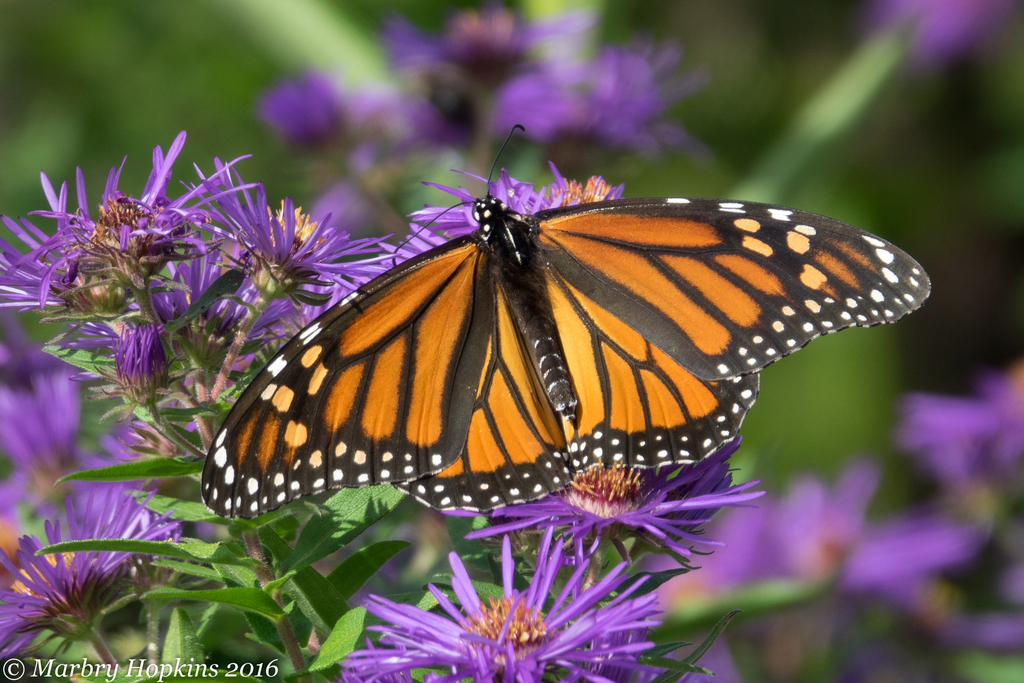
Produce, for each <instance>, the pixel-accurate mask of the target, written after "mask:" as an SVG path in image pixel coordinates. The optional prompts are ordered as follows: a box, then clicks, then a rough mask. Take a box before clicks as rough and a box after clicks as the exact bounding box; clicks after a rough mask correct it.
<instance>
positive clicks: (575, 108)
mask: <svg viewBox="0 0 1024 683" xmlns="http://www.w3.org/2000/svg"><path fill="white" fill-rule="evenodd" d="M681 57H682V51H681V50H680V49H679V48H678V47H676V46H673V45H662V46H660V47H654V46H636V47H632V48H625V47H605V48H604V49H602V50H601V52H600V54H599V55H598V56H597V58H595V59H594V60H593V61H591V62H588V63H585V64H582V65H570V66H568V67H566V66H564V65H561V64H551V65H547V68H545V69H542V70H538V71H535V72H531V73H526V74H523V75H521V76H518V77H516V78H514V79H512V80H510V81H509V82H508V83H507V84H505V86H503V88H502V90H501V92H500V93H499V94H498V101H497V105H496V107H495V111H496V112H497V114H496V117H495V120H494V127H495V130H496V131H502V130H508V129H509V128H510V127H511V126H512V125H514V124H515V123H521V124H522V125H523V126H525V127H526V133H525V135H526V136H527V137H529V138H531V139H533V140H537V141H538V142H543V143H545V144H549V145H551V144H556V145H559V146H560V147H573V148H575V147H578V146H579V145H581V144H589V145H595V146H601V147H608V148H611V149H628V150H633V151H637V152H641V153H645V154H652V153H654V152H657V151H658V150H659V149H661V148H662V147H672V148H676V149H684V148H688V149H689V151H691V152H703V151H704V149H703V146H702V145H701V144H700V143H699V142H697V141H696V140H695V139H694V138H692V137H691V136H690V135H689V134H688V133H687V132H686V130H685V129H684V128H683V127H682V126H681V125H680V124H679V123H677V122H675V121H671V120H669V119H667V118H665V113H666V112H667V110H668V108H669V107H671V106H672V105H673V104H675V103H676V102H678V101H679V100H681V99H682V98H683V97H685V96H686V95H689V94H690V93H692V92H694V91H695V90H697V89H698V88H700V87H701V86H702V85H703V80H704V79H703V77H702V76H701V75H700V74H699V73H696V72H691V73H684V74H677V73H676V68H677V66H678V64H679V61H680V59H681ZM577 153H578V151H577Z"/></svg>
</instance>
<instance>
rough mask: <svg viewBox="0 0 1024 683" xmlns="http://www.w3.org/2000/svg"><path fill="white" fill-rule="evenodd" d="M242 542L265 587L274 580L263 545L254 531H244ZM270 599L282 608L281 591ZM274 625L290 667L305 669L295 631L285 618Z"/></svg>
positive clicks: (306, 679)
mask: <svg viewBox="0 0 1024 683" xmlns="http://www.w3.org/2000/svg"><path fill="white" fill-rule="evenodd" d="M242 540H243V541H244V542H245V549H246V551H247V552H248V553H249V557H251V558H253V559H254V560H256V561H257V562H259V566H257V567H256V576H257V577H258V578H259V580H260V586H262V587H264V588H265V587H266V586H267V584H268V583H270V582H271V581H273V580H274V572H273V571H272V570H271V569H270V567H269V566H268V565H267V558H266V554H265V553H264V552H263V545H262V544H261V543H260V538H259V536H258V535H257V532H255V531H246V532H243V533H242ZM271 597H273V598H274V601H275V602H277V604H278V605H280V606H281V608H282V609H283V608H284V601H283V600H282V599H281V591H280V590H275V591H274V592H273V593H272V595H271ZM274 625H275V626H276V627H277V632H278V634H279V635H280V636H281V642H282V644H284V650H285V653H286V654H287V655H288V659H290V660H291V662H292V666H293V667H295V670H296V671H302V670H303V669H305V668H306V659H305V657H303V656H302V648H301V647H300V646H299V639H298V638H296V637H295V631H293V630H292V624H291V622H290V621H288V617H287V616H283V617H281V618H280V619H278V620H277V621H276V622H275V623H274ZM298 680H299V683H309V680H310V679H309V677H308V676H303V677H301V678H299V679H298Z"/></svg>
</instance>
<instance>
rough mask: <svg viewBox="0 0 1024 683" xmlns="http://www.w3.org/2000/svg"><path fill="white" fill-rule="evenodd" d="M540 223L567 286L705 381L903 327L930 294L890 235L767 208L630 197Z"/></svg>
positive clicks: (545, 214)
mask: <svg viewBox="0 0 1024 683" xmlns="http://www.w3.org/2000/svg"><path fill="white" fill-rule="evenodd" d="M535 217H536V219H537V220H538V221H539V223H540V235H539V239H540V242H541V245H542V248H543V249H544V252H545V254H546V256H547V258H548V260H549V261H550V263H551V265H552V267H553V268H554V269H555V270H557V271H558V273H559V274H560V276H561V277H562V278H564V280H565V282H566V283H567V284H569V285H571V286H572V287H574V288H575V289H576V290H578V291H579V292H581V293H582V294H583V295H584V296H586V297H588V298H589V299H591V300H592V301H594V302H596V304H597V305H598V306H600V307H601V308H603V309H605V310H607V311H608V312H609V313H611V314H612V315H614V316H615V317H617V318H618V319H619V320H621V321H622V322H624V323H625V324H626V325H627V326H628V327H630V328H632V329H633V330H635V331H637V332H639V333H641V334H642V335H643V337H644V338H646V339H647V340H649V341H650V342H651V343H652V344H653V345H654V346H655V347H657V348H658V349H660V350H661V351H663V352H664V353H666V354H667V355H668V356H669V357H670V358H672V359H673V360H674V361H675V362H677V363H679V364H680V365H681V366H683V367H684V368H686V370H687V371H689V372H690V373H692V374H693V375H695V376H697V377H699V378H701V379H705V380H720V379H727V378H733V377H737V376H740V375H743V374H747V373H751V372H755V371H757V370H760V369H761V368H763V367H765V366H766V365H768V364H769V363H771V362H773V361H776V360H778V359H779V358H781V357H782V356H785V355H786V354H789V353H792V352H793V351H796V350H798V349H800V348H801V347H803V346H804V345H805V344H807V342H809V341H810V340H812V339H814V338H815V337H817V336H819V335H822V334H828V333H830V332H835V331H837V330H840V329H843V328H845V327H851V326H856V325H859V326H863V327H868V326H871V325H877V324H880V323H888V322H894V321H896V320H899V319H900V318H901V317H903V316H904V315H906V314H907V313H909V312H910V311H912V310H914V309H915V308H917V307H918V306H920V305H921V303H922V302H923V301H924V299H925V298H926V297H927V296H928V292H929V288H930V283H929V280H928V277H927V275H925V273H924V270H923V269H922V268H921V266H920V265H919V264H918V263H917V262H916V261H914V260H913V259H912V258H911V257H910V256H908V255H907V254H906V253H904V252H903V251H901V250H900V249H898V248H897V247H895V246H893V245H892V244H890V243H888V242H886V241H885V240H882V239H880V238H878V237H875V236H874V235H871V234H870V233H867V232H864V231H862V230H858V229H857V228H854V227H853V226H850V225H846V224H844V223H840V222H839V221H835V220H832V219H830V218H826V217H824V216H818V215H815V214H811V213H806V212H803V211H794V210H791V209H783V208H780V207H776V206H770V205H767V204H757V203H752V202H744V203H740V202H728V201H719V200H713V199H689V200H688V199H627V200H617V201H611V202H598V203H594V204H585V205H580V206H572V207H566V208H561V209H552V210H548V211H542V212H540V213H538V214H536V216H535Z"/></svg>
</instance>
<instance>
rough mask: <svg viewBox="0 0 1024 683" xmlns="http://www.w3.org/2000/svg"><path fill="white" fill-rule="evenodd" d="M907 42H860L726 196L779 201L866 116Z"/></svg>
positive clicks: (897, 36)
mask: <svg viewBox="0 0 1024 683" xmlns="http://www.w3.org/2000/svg"><path fill="white" fill-rule="evenodd" d="M909 46H910V40H909V37H908V35H907V34H905V33H887V34H882V35H879V36H876V37H874V38H872V39H870V40H867V41H865V42H864V44H863V45H861V46H860V49H858V50H857V51H856V52H854V53H853V55H852V56H850V58H849V59H848V60H847V61H846V63H845V64H843V66H841V67H840V68H839V71H838V72H837V73H836V74H835V75H833V76H832V78H830V79H829V80H828V82H827V83H826V84H825V85H824V86H823V87H822V88H821V89H820V90H819V91H818V92H817V93H816V94H815V95H814V96H813V97H812V98H811V100H810V101H809V102H807V104H805V105H804V107H803V108H802V109H801V110H800V112H799V113H798V114H797V116H796V118H795V119H794V120H793V123H792V124H791V125H790V127H789V129H788V130H787V131H786V132H785V133H783V135H782V137H781V138H780V139H779V140H778V142H776V143H775V144H774V145H773V146H772V147H771V149H769V150H768V153H767V154H765V155H764V157H762V159H761V161H760V162H758V163H757V164H756V165H755V167H754V171H753V173H752V174H751V175H750V177H749V178H747V180H746V181H745V182H742V183H740V184H739V186H738V187H736V188H734V189H733V191H732V192H731V193H730V195H731V196H735V197H740V198H742V199H747V200H752V201H760V202H770V203H778V202H781V201H784V199H785V197H786V196H787V193H789V192H790V191H791V190H792V188H793V187H795V186H796V184H797V182H798V181H799V180H800V179H801V178H802V177H803V176H804V175H805V174H806V173H807V171H808V169H810V168H811V165H812V164H813V162H814V161H815V159H817V158H818V157H819V156H820V155H821V154H822V153H824V152H825V151H826V150H827V149H828V148H829V147H830V146H831V145H832V144H833V143H835V142H836V141H837V140H839V139H840V138H842V137H843V136H844V135H846V134H847V133H848V132H849V131H850V129H851V128H852V127H853V125H854V124H855V123H856V122H857V121H858V120H860V119H861V118H862V117H863V116H864V114H865V113H867V111H868V109H869V108H870V106H871V105H872V104H873V103H874V102H875V100H876V99H877V97H878V95H879V94H880V93H881V92H882V89H883V88H884V86H885V85H886V84H887V83H888V82H889V81H890V80H891V79H892V77H893V76H894V75H895V74H896V73H897V72H898V69H899V66H900V64H902V63H903V58H904V56H905V55H906V54H907V50H908V48H909Z"/></svg>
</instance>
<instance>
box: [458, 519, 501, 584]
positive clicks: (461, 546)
mask: <svg viewBox="0 0 1024 683" xmlns="http://www.w3.org/2000/svg"><path fill="white" fill-rule="evenodd" d="M445 523H446V524H447V525H448V535H449V536H450V537H451V539H452V547H453V548H455V552H456V553H458V555H459V557H461V558H462V561H463V562H465V563H466V564H468V565H470V566H472V567H476V568H477V569H479V570H481V571H485V572H487V573H488V574H490V575H491V576H493V577H495V578H497V577H499V576H501V573H500V572H498V565H497V563H496V562H495V561H494V555H493V553H491V552H489V551H488V550H487V548H485V547H484V544H483V541H481V540H480V539H479V538H476V539H467V538H466V534H468V533H469V532H471V531H479V530H480V529H484V528H486V527H487V524H488V522H487V518H486V517H484V516H482V515H476V516H473V517H461V516H455V515H452V516H449V517H448V519H446V520H445ZM496 572H497V573H496Z"/></svg>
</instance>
